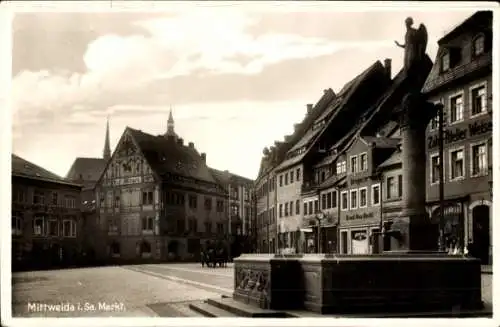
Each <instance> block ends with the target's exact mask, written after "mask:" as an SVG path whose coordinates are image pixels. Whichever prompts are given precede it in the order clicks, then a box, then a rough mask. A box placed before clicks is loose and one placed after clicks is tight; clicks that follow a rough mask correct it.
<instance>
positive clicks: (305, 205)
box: [304, 202, 307, 216]
mask: <svg viewBox="0 0 500 327" xmlns="http://www.w3.org/2000/svg"><path fill="white" fill-rule="evenodd" d="M305 215H307V202H304V216H305Z"/></svg>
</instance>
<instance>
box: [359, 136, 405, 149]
mask: <svg viewBox="0 0 500 327" xmlns="http://www.w3.org/2000/svg"><path fill="white" fill-rule="evenodd" d="M362 139H363V140H364V141H365V142H366V143H368V144H373V145H374V147H375V148H379V149H392V148H396V147H397V146H398V145H399V144H401V139H400V138H392V137H377V136H363V137H362Z"/></svg>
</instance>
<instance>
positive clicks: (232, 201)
mask: <svg viewBox="0 0 500 327" xmlns="http://www.w3.org/2000/svg"><path fill="white" fill-rule="evenodd" d="M253 182H254V181H252V180H250V179H248V178H244V177H241V176H238V175H236V174H232V173H230V172H229V171H227V170H226V171H220V170H216V169H213V168H211V167H209V166H208V165H207V163H206V154H205V153H199V152H198V150H197V149H196V148H195V146H194V144H193V143H191V142H189V143H188V144H187V145H186V144H184V141H183V139H182V138H181V137H179V136H178V135H177V134H176V133H175V130H174V120H173V116H172V112H170V116H169V120H168V127H167V131H166V133H165V134H164V135H151V134H148V133H145V132H143V131H141V130H137V129H133V128H130V127H127V128H126V129H125V131H124V132H123V134H122V136H121V137H120V139H119V141H118V144H117V146H116V148H115V150H114V152H113V153H112V152H111V149H110V141H109V123H108V125H107V128H106V137H105V146H104V151H103V157H102V158H77V159H76V160H75V161H74V163H73V165H72V166H71V168H70V170H69V172H68V174H67V176H66V178H61V177H59V176H57V175H55V174H52V173H50V172H48V171H46V170H45V169H43V168H41V167H39V166H37V165H35V164H33V163H30V162H28V161H27V160H24V159H22V158H20V157H18V156H16V155H13V156H12V192H13V193H12V194H13V197H12V205H13V209H12V210H13V211H12V226H13V228H12V237H13V240H12V244H13V246H12V250H13V255H12V258H13V268H14V269H23V268H24V269H26V268H27V267H29V268H36V267H53V266H57V265H63V266H64V265H68V264H72V265H82V264H86V263H92V262H94V263H109V262H115V263H116V262H135V261H138V262H144V261H145V260H150V261H178V260H198V259H199V255H200V251H201V249H202V247H203V246H205V245H207V244H208V243H210V244H216V243H218V244H219V246H226V247H228V250H229V251H230V254H231V256H237V255H239V254H240V253H241V252H250V251H251V243H254V242H255V241H254V240H253V237H254V235H253V234H252V231H253V230H254V227H255V226H254V218H253V217H254V216H255V205H254V203H255V201H254V196H253V192H252V189H253ZM37 260H38V261H40V262H38V261H37Z"/></svg>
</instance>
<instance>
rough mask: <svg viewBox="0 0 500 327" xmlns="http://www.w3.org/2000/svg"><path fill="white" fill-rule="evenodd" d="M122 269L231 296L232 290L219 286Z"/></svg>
mask: <svg viewBox="0 0 500 327" xmlns="http://www.w3.org/2000/svg"><path fill="white" fill-rule="evenodd" d="M122 268H123V269H129V270H131V271H135V272H138V273H143V274H146V275H150V276H153V277H157V278H161V279H168V280H170V281H173V282H178V283H183V284H187V285H190V286H193V287H195V288H201V289H203V290H206V291H209V292H214V293H221V294H223V295H230V296H232V294H233V290H230V289H227V288H223V287H219V286H215V285H209V284H205V283H200V282H196V281H193V280H188V279H184V278H179V277H174V276H168V275H162V274H159V273H155V272H152V271H147V270H141V269H136V268H130V267H126V268H125V267H122Z"/></svg>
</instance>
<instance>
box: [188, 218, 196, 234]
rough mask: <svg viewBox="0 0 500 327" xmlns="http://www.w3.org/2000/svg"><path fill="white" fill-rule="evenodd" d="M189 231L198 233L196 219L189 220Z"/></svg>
mask: <svg viewBox="0 0 500 327" xmlns="http://www.w3.org/2000/svg"><path fill="white" fill-rule="evenodd" d="M188 226H189V231H190V232H193V233H196V232H197V231H198V221H197V220H196V219H189V223H188Z"/></svg>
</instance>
